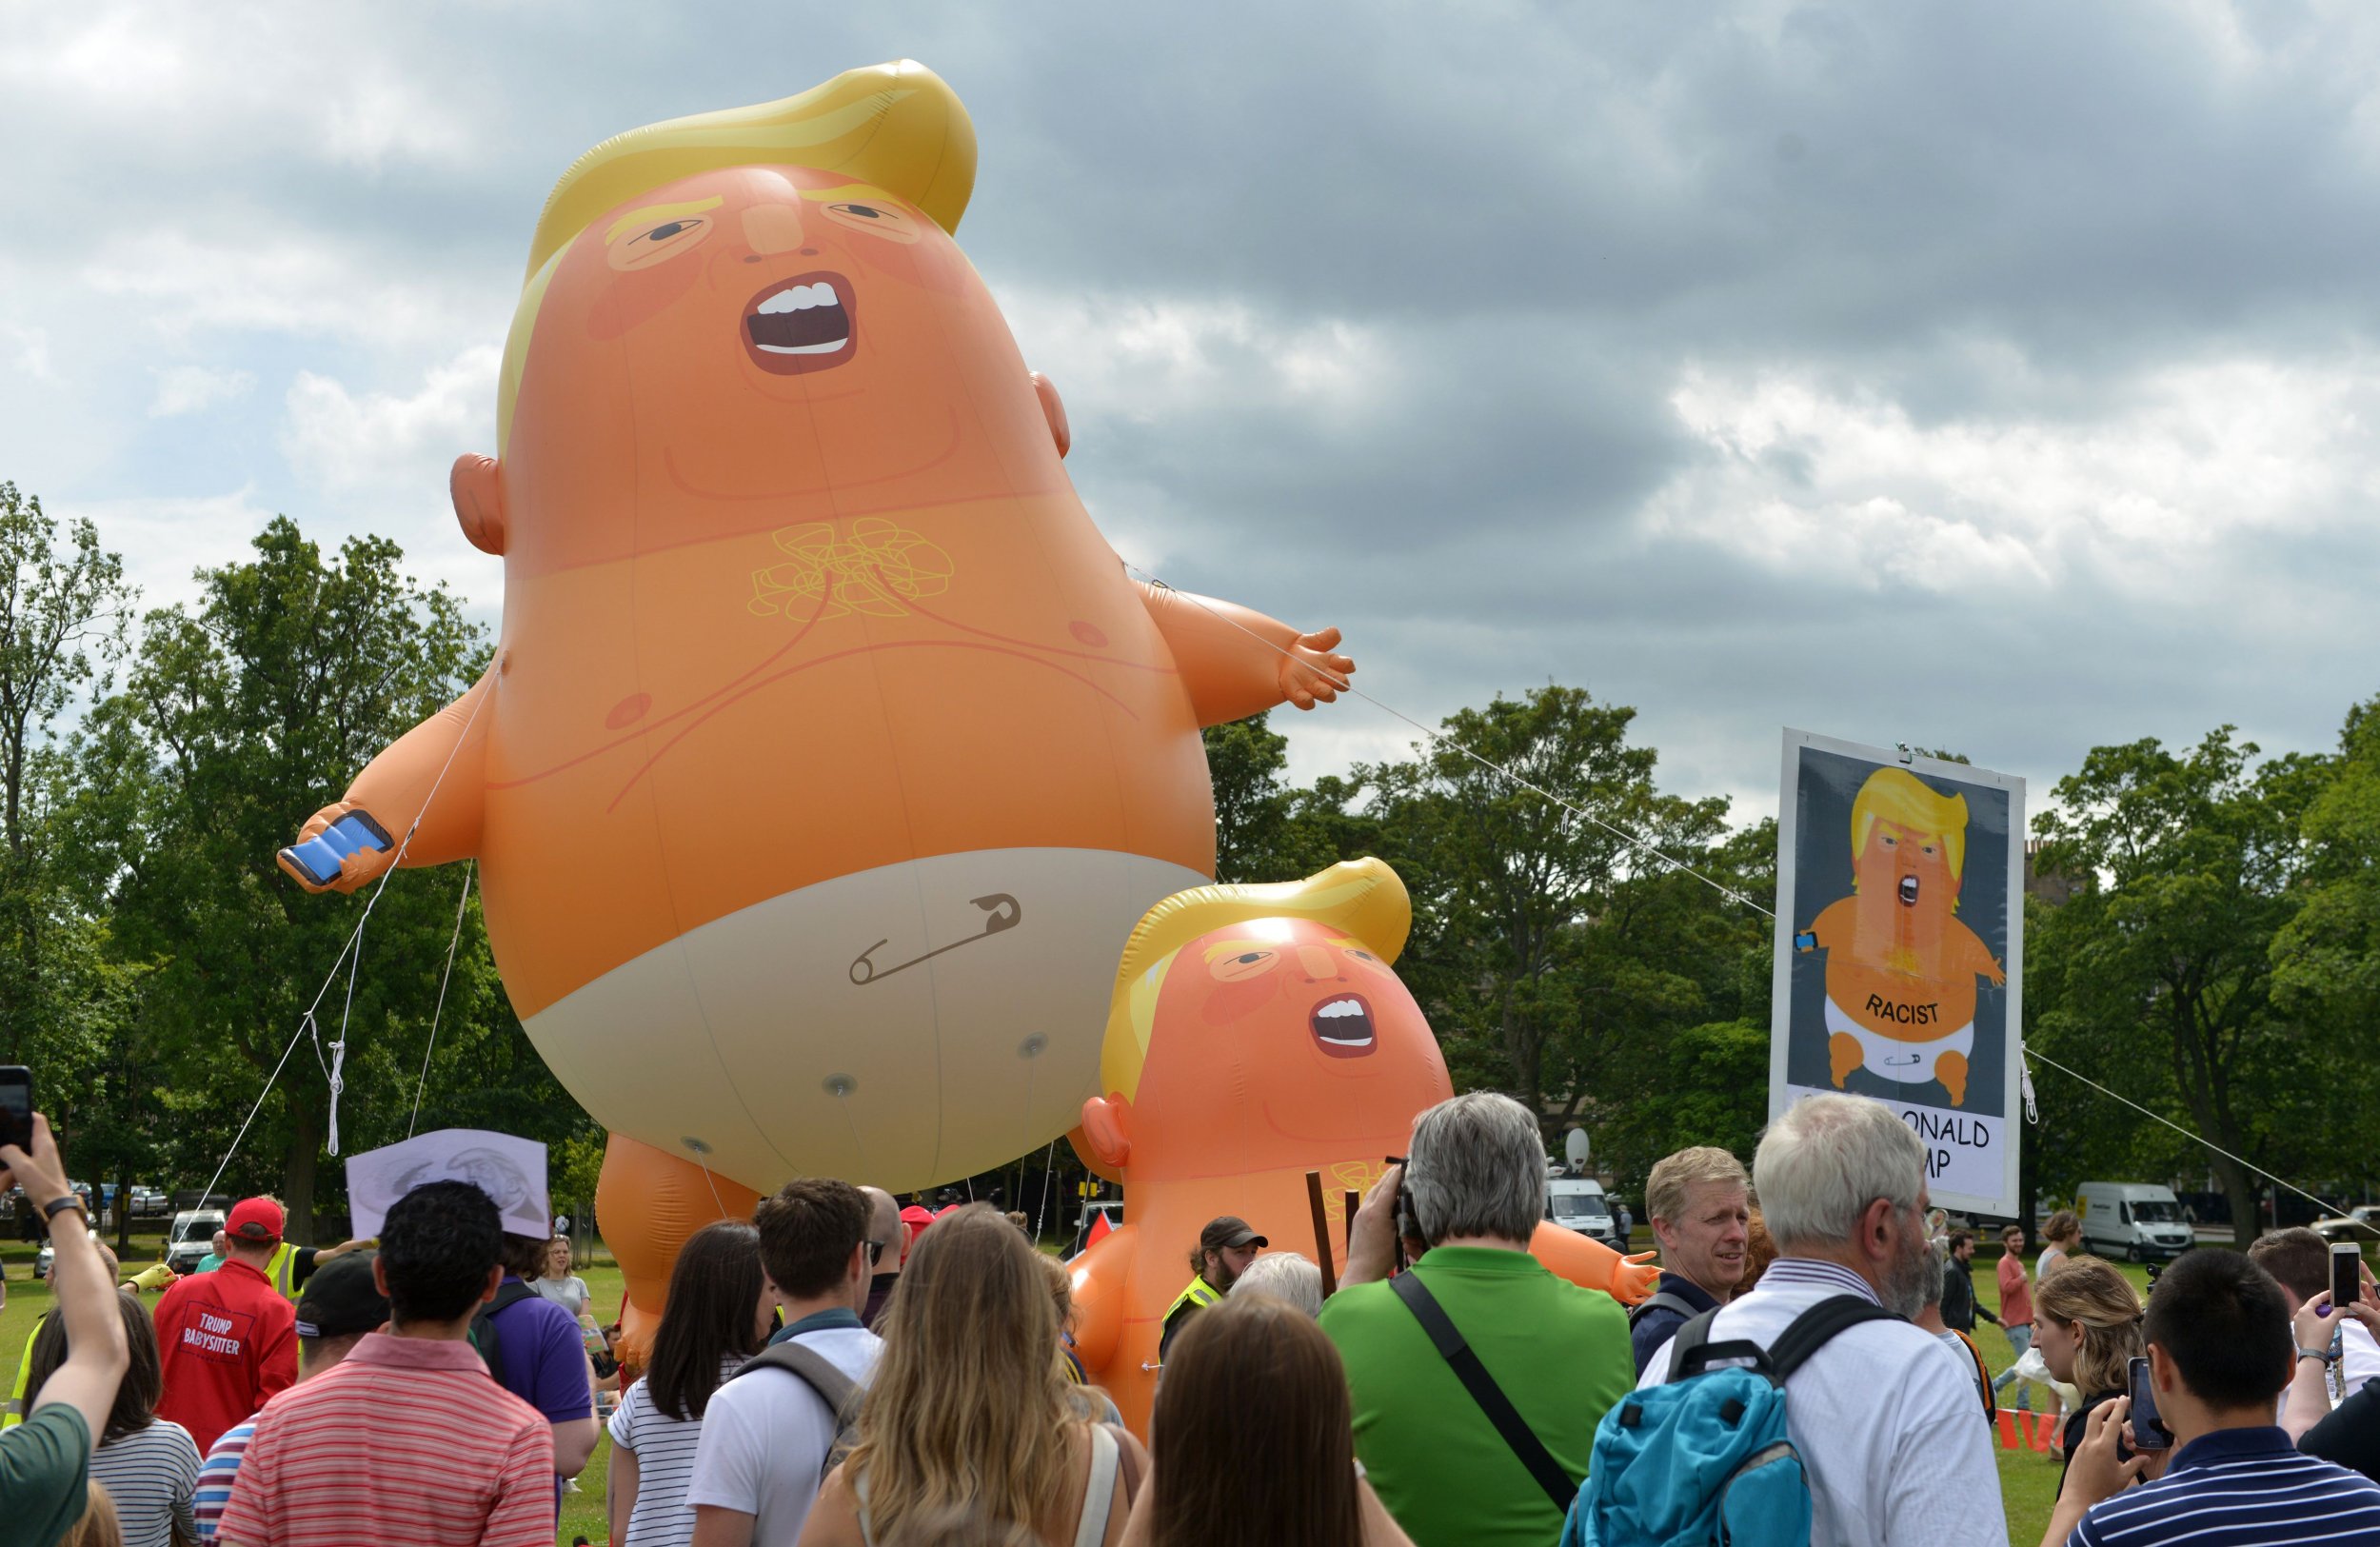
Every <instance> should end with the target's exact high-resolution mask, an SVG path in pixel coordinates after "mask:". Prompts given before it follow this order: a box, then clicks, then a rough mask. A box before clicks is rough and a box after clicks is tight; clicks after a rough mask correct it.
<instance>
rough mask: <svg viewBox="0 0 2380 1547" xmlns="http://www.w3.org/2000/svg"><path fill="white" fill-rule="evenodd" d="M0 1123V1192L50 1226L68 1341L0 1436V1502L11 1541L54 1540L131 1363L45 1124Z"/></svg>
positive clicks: (110, 1276)
mask: <svg viewBox="0 0 2380 1547" xmlns="http://www.w3.org/2000/svg"><path fill="white" fill-rule="evenodd" d="M29 1089H30V1087H29ZM29 1105H30V1103H29ZM0 1121H7V1122H8V1126H9V1127H10V1128H11V1129H13V1132H12V1133H10V1135H9V1136H8V1137H9V1141H8V1142H5V1143H0V1165H5V1166H6V1167H7V1168H8V1169H7V1172H6V1174H5V1175H0V1189H5V1188H6V1187H7V1186H8V1185H9V1183H10V1182H11V1181H13V1182H14V1183H15V1184H16V1185H17V1186H19V1187H22V1188H23V1189H25V1198H26V1200H27V1201H28V1202H29V1203H30V1204H31V1205H32V1206H33V1207H34V1208H36V1209H39V1210H40V1211H41V1212H42V1214H43V1215H44V1216H45V1217H46V1218H47V1219H48V1220H49V1222H50V1242H51V1244H52V1245H54V1246H55V1247H56V1248H57V1254H56V1258H55V1260H54V1261H53V1263H52V1265H51V1267H50V1292H51V1294H52V1295H53V1296H54V1297H55V1299H56V1306H57V1312H56V1314H57V1316H58V1319H59V1320H60V1321H61V1322H62V1323H64V1325H65V1328H66V1337H67V1357H66V1362H65V1363H63V1364H61V1365H59V1366H58V1368H57V1369H56V1370H55V1371H54V1372H53V1373H52V1374H51V1375H50V1378H49V1379H47V1380H45V1381H43V1382H42V1383H41V1388H40V1389H39V1390H38V1391H35V1392H33V1393H32V1394H31V1396H30V1398H28V1400H29V1402H30V1411H29V1413H28V1415H27V1417H26V1419H25V1421H24V1422H23V1423H21V1424H18V1425H16V1426H14V1427H13V1428H10V1430H9V1431H8V1432H7V1433H6V1434H0V1498H4V1499H6V1500H7V1501H8V1507H9V1516H10V1535H11V1538H12V1539H15V1540H19V1541H56V1540H58V1539H59V1538H60V1537H63V1536H65V1535H66V1533H67V1531H68V1530H69V1529H70V1528H71V1527H72V1526H73V1524H74V1522H75V1521H76V1520H78V1519H80V1518H81V1517H82V1515H83V1510H84V1507H85V1504H86V1502H87V1501H88V1499H89V1486H90V1481H89V1479H90V1457H91V1440H92V1438H93V1437H94V1436H96V1435H97V1434H98V1433H99V1432H100V1431H101V1430H102V1429H104V1428H105V1427H106V1426H107V1423H108V1415H109V1413H110V1412H111V1411H112V1410H113V1409H114V1407H115V1400H116V1388H117V1387H118V1386H119V1385H120V1384H122V1382H123V1379H124V1374H125V1371H126V1370H127V1369H128V1368H129V1366H130V1362H131V1359H130V1354H129V1349H128V1347H127V1345H126V1343H125V1339H124V1317H123V1313H122V1312H121V1311H119V1310H118V1309H117V1308H116V1286H115V1273H114V1270H113V1268H112V1267H110V1266H109V1264H108V1263H107V1262H106V1261H105V1260H104V1259H102V1258H101V1257H100V1255H99V1249H98V1243H97V1241H96V1240H93V1239H92V1237H91V1234H90V1221H89V1218H88V1217H87V1216H86V1215H85V1213H84V1211H83V1202H82V1200H81V1199H80V1198H78V1197H76V1196H75V1194H74V1192H73V1190H72V1189H70V1188H69V1187H68V1186H67V1184H66V1165H65V1162H64V1161H62V1160H60V1159H59V1157H58V1145H57V1140H54V1139H53V1138H52V1137H51V1136H50V1121H49V1120H48V1119H47V1118H44V1117H42V1116H41V1115H40V1114H39V1113H36V1112H32V1111H30V1110H28V1111H27V1112H25V1113H24V1115H23V1118H22V1120H21V1121H15V1115H14V1114H12V1113H10V1114H0ZM28 1141H30V1145H29V1142H28Z"/></svg>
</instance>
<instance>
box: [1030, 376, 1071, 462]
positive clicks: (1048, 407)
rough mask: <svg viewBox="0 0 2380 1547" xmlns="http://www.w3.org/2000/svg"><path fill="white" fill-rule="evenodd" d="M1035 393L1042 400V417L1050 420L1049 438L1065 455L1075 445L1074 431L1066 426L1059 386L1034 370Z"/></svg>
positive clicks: (1061, 454)
mask: <svg viewBox="0 0 2380 1547" xmlns="http://www.w3.org/2000/svg"><path fill="white" fill-rule="evenodd" d="M1032 376H1033V395H1034V396H1035V397H1037V398H1040V399H1041V417H1042V418H1044V419H1046V420H1048V421H1049V438H1050V439H1051V440H1053V441H1056V442H1057V443H1058V454H1059V456H1061V457H1063V456H1064V455H1065V454H1066V452H1067V450H1068V448H1069V447H1071V446H1073V445H1074V432H1073V431H1072V430H1070V429H1068V428H1067V427H1066V406H1065V404H1063V403H1061V402H1060V401H1059V397H1058V387H1057V386H1056V384H1054V383H1053V382H1051V381H1050V379H1049V378H1048V377H1046V376H1044V375H1042V374H1041V372H1040V371H1038V370H1037V371H1034V372H1033V373H1032Z"/></svg>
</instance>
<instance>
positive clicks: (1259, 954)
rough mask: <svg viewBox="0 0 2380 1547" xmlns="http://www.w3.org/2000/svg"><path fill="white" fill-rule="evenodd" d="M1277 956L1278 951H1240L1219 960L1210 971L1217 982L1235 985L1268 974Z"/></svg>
mask: <svg viewBox="0 0 2380 1547" xmlns="http://www.w3.org/2000/svg"><path fill="white" fill-rule="evenodd" d="M1279 954H1280V953H1279V952H1278V951H1241V952H1239V953H1237V954H1236V955H1232V956H1226V957H1222V958H1220V959H1219V960H1217V962H1215V965H1214V966H1213V968H1211V969H1210V970H1211V971H1213V973H1214V974H1215V979H1216V981H1217V982H1226V983H1236V982H1240V980H1241V979H1243V978H1255V977H1259V976H1260V975H1262V974H1264V973H1267V972H1270V971H1271V970H1272V969H1273V962H1275V960H1276V959H1278V957H1279Z"/></svg>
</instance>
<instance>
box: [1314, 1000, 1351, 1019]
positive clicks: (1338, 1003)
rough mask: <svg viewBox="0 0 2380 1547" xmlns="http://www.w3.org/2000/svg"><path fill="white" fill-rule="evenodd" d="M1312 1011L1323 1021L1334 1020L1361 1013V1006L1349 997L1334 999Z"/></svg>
mask: <svg viewBox="0 0 2380 1547" xmlns="http://www.w3.org/2000/svg"><path fill="white" fill-rule="evenodd" d="M1314 1013H1315V1014H1317V1015H1319V1016H1320V1017H1321V1018H1322V1019H1324V1020H1325V1021H1336V1020H1338V1019H1339V1018H1340V1017H1341V1016H1350V1015H1355V1016H1359V1015H1361V1014H1363V1006H1362V1005H1360V1004H1359V1003H1357V1002H1355V1001H1354V1000H1351V999H1335V1000H1333V1001H1331V1002H1329V1003H1328V1004H1325V1005H1323V1006H1322V1007H1321V1008H1320V1009H1319V1010H1317V1011H1315V1012H1314Z"/></svg>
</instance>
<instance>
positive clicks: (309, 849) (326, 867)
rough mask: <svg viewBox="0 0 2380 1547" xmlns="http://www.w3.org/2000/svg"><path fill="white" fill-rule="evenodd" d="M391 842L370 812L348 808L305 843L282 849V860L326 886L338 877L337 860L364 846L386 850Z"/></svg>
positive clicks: (310, 881) (311, 879)
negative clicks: (348, 810) (347, 810)
mask: <svg viewBox="0 0 2380 1547" xmlns="http://www.w3.org/2000/svg"><path fill="white" fill-rule="evenodd" d="M394 842H395V840H393V839H391V838H390V837H389V836H388V829H387V828H386V827H383V826H382V825H381V824H380V823H377V822H374V821H373V820H372V819H371V816H370V814H369V813H367V812H363V811H350V812H348V813H347V815H346V816H344V817H341V818H340V819H339V820H338V821H336V822H334V823H331V824H330V825H329V826H327V827H326V828H324V829H323V830H322V831H321V832H320V833H318V834H316V835H315V836H314V837H312V838H309V839H307V841H306V842H305V843H297V844H293V845H292V846H290V847H288V848H285V849H283V850H282V851H281V863H283V864H286V865H288V867H289V868H290V869H291V870H294V871H295V872H297V873H298V874H299V875H301V876H304V877H305V878H306V879H307V882H309V883H312V884H313V885H316V886H327V885H329V884H330V883H332V882H334V881H337V880H338V879H339V862H340V861H342V860H344V859H346V858H347V856H348V855H350V854H355V853H359V852H361V851H363V850H365V849H370V850H372V851H374V852H375V853H385V852H387V849H388V848H389V847H390V845H391V844H392V843H394Z"/></svg>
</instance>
